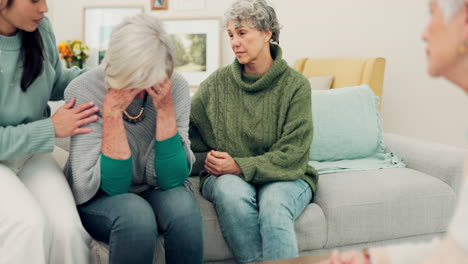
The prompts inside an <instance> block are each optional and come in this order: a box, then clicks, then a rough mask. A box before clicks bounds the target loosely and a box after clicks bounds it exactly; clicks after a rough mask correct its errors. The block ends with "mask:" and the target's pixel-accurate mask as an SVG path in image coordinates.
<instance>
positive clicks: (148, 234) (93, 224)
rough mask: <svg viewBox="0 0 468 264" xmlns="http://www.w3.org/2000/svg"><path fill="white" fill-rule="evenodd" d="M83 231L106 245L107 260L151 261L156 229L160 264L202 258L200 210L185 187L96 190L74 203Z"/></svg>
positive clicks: (124, 261)
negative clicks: (159, 238) (160, 247)
mask: <svg viewBox="0 0 468 264" xmlns="http://www.w3.org/2000/svg"><path fill="white" fill-rule="evenodd" d="M78 211H79V213H80V217H81V220H82V222H83V225H84V227H85V228H86V230H87V231H88V232H89V233H90V234H91V236H93V237H94V238H95V239H97V240H100V241H104V242H107V243H108V244H109V263H110V264H117V263H119V264H120V263H139V264H140V263H141V264H145V263H148V264H151V263H152V261H153V255H154V250H155V245H156V238H157V236H158V233H159V234H162V235H163V236H164V242H165V243H164V245H165V252H166V255H165V257H166V263H202V262H203V233H202V219H201V214H200V209H199V208H198V205H197V203H196V202H195V199H194V197H193V195H192V193H190V192H189V191H188V190H187V189H186V188H185V187H183V186H181V187H176V188H173V189H169V190H166V191H163V190H155V189H153V188H151V189H149V190H147V191H145V192H143V193H141V194H139V195H138V194H133V193H126V194H121V195H116V196H109V195H107V194H105V193H104V192H102V191H99V192H98V194H96V196H95V197H93V199H92V200H90V201H89V202H87V203H85V204H82V205H80V206H78Z"/></svg>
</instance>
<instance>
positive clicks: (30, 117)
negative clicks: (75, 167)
mask: <svg viewBox="0 0 468 264" xmlns="http://www.w3.org/2000/svg"><path fill="white" fill-rule="evenodd" d="M39 31H40V33H41V37H42V40H43V42H44V69H43V72H42V73H41V75H39V77H38V78H37V79H36V80H35V81H34V83H33V84H32V85H31V86H30V87H29V88H28V90H27V91H26V92H25V93H24V92H23V91H22V90H21V87H20V83H21V76H22V74H23V70H22V69H23V67H22V62H21V58H20V53H21V39H22V32H21V31H18V33H17V34H16V35H15V36H11V37H7V36H2V35H0V160H9V159H13V158H17V157H21V156H25V155H28V154H34V153H40V152H52V150H53V147H54V143H55V129H54V126H53V124H52V121H51V119H50V118H49V116H50V109H49V107H48V105H47V102H48V101H49V100H51V101H57V100H61V99H63V92H64V90H65V87H66V86H67V85H68V83H69V82H70V81H71V80H72V79H73V78H75V77H76V76H77V75H79V74H80V73H81V72H80V71H79V69H78V68H73V69H71V70H66V69H63V68H62V64H61V62H60V57H59V55H58V51H57V48H56V43H55V36H54V34H53V32H52V28H51V25H50V23H49V20H48V19H47V18H44V19H43V20H42V22H41V24H40V25H39Z"/></svg>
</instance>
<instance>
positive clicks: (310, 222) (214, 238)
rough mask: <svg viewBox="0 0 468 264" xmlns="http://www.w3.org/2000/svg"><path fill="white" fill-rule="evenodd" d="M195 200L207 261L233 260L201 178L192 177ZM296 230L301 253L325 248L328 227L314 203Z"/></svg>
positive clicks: (308, 207) (297, 221) (303, 215)
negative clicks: (198, 207)
mask: <svg viewBox="0 0 468 264" xmlns="http://www.w3.org/2000/svg"><path fill="white" fill-rule="evenodd" d="M189 181H190V182H191V183H192V185H193V189H194V194H195V199H196V200H197V202H198V205H199V206H200V210H201V213H202V217H203V235H204V243H205V249H204V250H205V252H204V255H205V261H217V260H226V259H231V258H233V255H232V253H231V251H230V249H229V247H228V246H227V244H226V242H225V241H224V238H223V234H222V232H221V227H220V225H219V221H218V216H217V214H216V211H215V208H214V206H213V204H212V203H211V202H209V201H207V200H206V199H205V198H203V197H202V195H201V193H200V192H199V190H200V178H199V177H190V178H189ZM295 229H296V234H297V240H298V243H299V251H307V250H312V249H318V248H323V246H324V245H325V241H326V230H327V225H326V222H325V216H324V214H323V211H322V209H321V208H320V207H319V206H318V205H317V204H314V203H311V204H309V205H308V206H307V207H306V209H305V210H304V212H303V213H302V215H301V216H300V217H299V218H298V219H297V220H296V223H295Z"/></svg>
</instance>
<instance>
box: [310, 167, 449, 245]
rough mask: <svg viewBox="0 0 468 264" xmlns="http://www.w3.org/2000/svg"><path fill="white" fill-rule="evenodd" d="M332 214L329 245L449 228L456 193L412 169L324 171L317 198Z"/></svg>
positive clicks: (437, 180) (315, 200)
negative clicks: (325, 172)
mask: <svg viewBox="0 0 468 264" xmlns="http://www.w3.org/2000/svg"><path fill="white" fill-rule="evenodd" d="M314 202H315V203H317V204H318V205H319V206H320V207H321V208H322V210H323V212H324V213H325V217H326V219H327V224H328V227H327V229H328V230H327V234H328V235H327V237H328V241H327V242H326V245H325V247H326V248H330V247H338V246H342V245H350V244H356V243H363V242H373V241H381V240H386V239H394V238H400V237H408V236H413V235H423V234H430V233H439V232H444V231H446V229H447V225H448V221H449V219H450V216H451V214H452V212H453V209H454V204H455V192H454V190H453V189H452V188H451V187H450V186H448V185H447V184H446V183H444V182H442V181H441V180H439V179H437V178H436V177H432V176H430V175H427V174H424V173H421V172H418V171H415V170H412V169H407V168H398V169H384V170H371V171H359V172H341V173H332V174H327V175H323V176H322V177H321V178H320V182H319V185H318V189H317V194H316V196H315V198H314Z"/></svg>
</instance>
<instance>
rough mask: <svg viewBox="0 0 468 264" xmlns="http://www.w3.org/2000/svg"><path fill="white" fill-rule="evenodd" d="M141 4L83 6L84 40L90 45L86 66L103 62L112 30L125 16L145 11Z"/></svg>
mask: <svg viewBox="0 0 468 264" xmlns="http://www.w3.org/2000/svg"><path fill="white" fill-rule="evenodd" d="M143 11H144V8H143V7H141V6H105V7H95V6H89V7H84V8H83V16H84V17H83V40H84V43H85V44H86V45H88V46H89V58H88V60H87V61H86V66H87V67H89V68H93V67H96V66H98V65H99V64H101V62H102V59H103V58H104V55H105V54H106V51H107V48H108V45H109V38H110V34H111V32H112V30H113V29H114V27H115V26H116V25H118V24H119V23H120V22H122V20H123V19H124V18H125V17H129V16H133V15H136V14H139V13H143Z"/></svg>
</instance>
